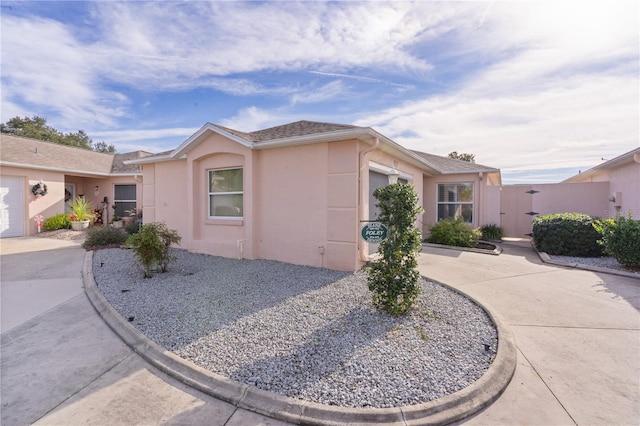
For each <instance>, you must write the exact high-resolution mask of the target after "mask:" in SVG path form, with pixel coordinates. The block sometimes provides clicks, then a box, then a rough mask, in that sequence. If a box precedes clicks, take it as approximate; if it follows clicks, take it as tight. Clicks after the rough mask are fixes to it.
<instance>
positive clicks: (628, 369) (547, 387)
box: [419, 243, 640, 425]
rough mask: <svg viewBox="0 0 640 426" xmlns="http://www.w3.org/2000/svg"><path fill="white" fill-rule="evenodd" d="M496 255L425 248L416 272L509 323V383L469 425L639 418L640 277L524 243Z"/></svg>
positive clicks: (634, 420) (601, 422)
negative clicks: (577, 263)
mask: <svg viewBox="0 0 640 426" xmlns="http://www.w3.org/2000/svg"><path fill="white" fill-rule="evenodd" d="M503 248H504V252H503V253H502V254H501V255H500V256H491V255H486V254H478V253H469V252H461V251H456V250H448V249H439V248H426V249H425V251H424V253H423V254H422V255H421V256H420V258H419V269H420V272H421V273H422V274H423V275H424V276H426V277H429V278H432V279H434V280H436V281H440V282H443V283H446V284H449V285H451V286H453V287H454V288H457V289H460V290H462V291H463V292H465V293H466V294H468V295H470V296H471V297H473V298H475V299H476V300H478V301H479V302H481V303H482V304H484V305H485V306H487V307H489V308H490V309H491V310H492V311H493V312H496V313H498V315H500V316H501V317H502V319H503V320H504V321H505V322H506V323H507V324H509V325H510V326H511V329H512V331H513V333H514V335H515V338H516V345H517V348H518V364H517V367H516V372H515V375H514V377H513V379H512V380H511V383H510V384H509V386H508V387H507V389H506V390H505V392H504V393H503V394H502V395H501V396H500V398H499V399H498V400H497V401H496V402H494V403H493V404H492V405H491V406H489V407H488V408H487V409H485V410H484V411H482V412H480V413H478V414H477V415H475V416H474V417H472V418H470V419H467V420H466V421H464V422H460V424H465V425H466V424H468V425H514V424H529V425H572V424H577V425H637V424H639V423H640V334H639V331H640V313H639V310H640V280H638V279H634V278H626V277H619V276H616V275H610V274H603V273H594V272H588V271H582V270H576V269H571V268H564V267H558V266H551V265H547V264H544V263H542V262H541V261H540V259H539V257H538V255H537V254H536V253H535V252H534V251H533V250H532V248H531V247H530V246H529V245H528V244H524V245H523V244H516V243H513V244H509V243H505V244H503Z"/></svg>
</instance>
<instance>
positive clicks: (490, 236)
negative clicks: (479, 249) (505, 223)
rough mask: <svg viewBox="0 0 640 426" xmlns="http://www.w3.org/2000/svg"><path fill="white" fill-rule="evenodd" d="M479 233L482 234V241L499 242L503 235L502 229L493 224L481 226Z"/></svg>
mask: <svg viewBox="0 0 640 426" xmlns="http://www.w3.org/2000/svg"><path fill="white" fill-rule="evenodd" d="M480 232H481V233H482V235H481V237H480V238H482V239H483V240H501V239H502V235H503V232H502V228H500V227H499V226H498V225H496V224H494V223H489V224H487V225H482V226H481V227H480Z"/></svg>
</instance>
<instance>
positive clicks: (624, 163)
mask: <svg viewBox="0 0 640 426" xmlns="http://www.w3.org/2000/svg"><path fill="white" fill-rule="evenodd" d="M584 182H606V183H607V184H608V191H607V194H608V197H607V201H608V204H607V209H606V211H607V212H608V213H609V216H611V215H614V214H622V215H625V216H626V215H627V214H628V213H631V214H632V215H633V217H634V218H636V219H640V148H636V149H634V150H631V151H629V152H627V153H625V154H622V155H620V156H618V157H616V158H613V159H611V160H608V161H606V162H604V163H602V164H600V165H598V166H595V167H592V168H590V169H589V170H586V171H584V172H581V173H578V174H577V175H575V176H572V177H570V178H569V179H566V180H564V181H562V183H584Z"/></svg>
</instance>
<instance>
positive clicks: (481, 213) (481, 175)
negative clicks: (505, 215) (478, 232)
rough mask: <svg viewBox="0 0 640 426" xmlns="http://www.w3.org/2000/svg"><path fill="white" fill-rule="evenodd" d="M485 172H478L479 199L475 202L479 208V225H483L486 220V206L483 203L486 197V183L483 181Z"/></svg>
mask: <svg viewBox="0 0 640 426" xmlns="http://www.w3.org/2000/svg"><path fill="white" fill-rule="evenodd" d="M483 178H484V173H482V172H480V173H478V187H479V188H478V201H477V202H475V203H474V204H475V206H476V209H477V210H478V226H477V227H480V226H482V225H483V222H484V206H483V205H482V200H483V199H484V188H485V183H484V182H483Z"/></svg>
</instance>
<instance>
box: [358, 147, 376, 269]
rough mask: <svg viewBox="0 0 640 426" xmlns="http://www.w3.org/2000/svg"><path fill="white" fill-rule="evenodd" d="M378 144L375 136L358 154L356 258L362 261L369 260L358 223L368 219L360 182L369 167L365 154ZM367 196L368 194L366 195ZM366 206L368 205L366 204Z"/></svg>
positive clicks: (373, 149) (374, 148)
mask: <svg viewBox="0 0 640 426" xmlns="http://www.w3.org/2000/svg"><path fill="white" fill-rule="evenodd" d="M379 146H380V139H378V138H375V139H374V142H373V145H371V146H370V147H369V148H367V149H364V150H362V151H360V154H359V156H358V208H359V209H360V214H359V219H360V220H359V221H358V236H357V238H358V259H359V260H361V261H362V262H368V261H369V253H368V250H366V249H367V243H366V242H365V241H364V240H363V239H362V238H360V226H359V225H360V223H362V221H363V220H369V217H368V216H369V211H368V209H366V210H365V207H364V206H365V203H364V188H363V184H362V182H363V181H364V173H365V171H367V172H368V171H369V167H368V163H367V162H366V161H367V158H366V156H367V154H368V153H370V152H371V151H375V150H376V149H378V147H379ZM367 196H368V195H367ZM367 207H368V205H367Z"/></svg>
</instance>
